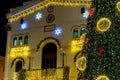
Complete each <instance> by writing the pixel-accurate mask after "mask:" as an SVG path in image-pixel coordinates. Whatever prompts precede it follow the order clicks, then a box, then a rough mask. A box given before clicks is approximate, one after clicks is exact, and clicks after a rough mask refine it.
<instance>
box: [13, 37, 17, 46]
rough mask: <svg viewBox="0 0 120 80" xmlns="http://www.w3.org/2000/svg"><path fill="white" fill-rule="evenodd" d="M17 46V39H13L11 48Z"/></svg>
mask: <svg viewBox="0 0 120 80" xmlns="http://www.w3.org/2000/svg"><path fill="white" fill-rule="evenodd" d="M16 45H17V38H14V39H13V46H16Z"/></svg>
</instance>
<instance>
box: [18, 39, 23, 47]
mask: <svg viewBox="0 0 120 80" xmlns="http://www.w3.org/2000/svg"><path fill="white" fill-rule="evenodd" d="M22 44H23V42H22V37H20V38H19V45H22Z"/></svg>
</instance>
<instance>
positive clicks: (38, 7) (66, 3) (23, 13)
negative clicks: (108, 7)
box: [7, 0, 91, 23]
mask: <svg viewBox="0 0 120 80" xmlns="http://www.w3.org/2000/svg"><path fill="white" fill-rule="evenodd" d="M43 4H44V5H43ZM49 5H54V6H56V5H58V6H71V7H76V6H86V7H90V5H91V3H90V1H87V2H84V1H74V2H73V1H69V0H67V1H66V0H64V1H63V0H61V1H59V0H51V1H49V0H45V1H43V2H41V3H39V4H36V5H35V6H33V7H30V8H28V9H26V10H24V11H21V12H18V13H17V14H15V15H9V16H7V19H8V21H9V22H11V23H12V22H14V21H16V20H18V19H19V18H21V17H25V16H28V15H30V14H32V13H34V12H37V11H38V10H42V9H43V8H45V7H48V6H49Z"/></svg>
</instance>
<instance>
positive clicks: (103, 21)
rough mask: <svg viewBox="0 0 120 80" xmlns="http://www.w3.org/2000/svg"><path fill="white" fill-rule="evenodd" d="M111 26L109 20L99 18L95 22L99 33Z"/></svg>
mask: <svg viewBox="0 0 120 80" xmlns="http://www.w3.org/2000/svg"><path fill="white" fill-rule="evenodd" d="M110 26H111V21H110V19H109V18H101V19H99V20H98V22H97V29H98V31H100V32H105V31H107V30H108V29H109V28H110Z"/></svg>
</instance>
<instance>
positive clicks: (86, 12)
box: [82, 10, 89, 19]
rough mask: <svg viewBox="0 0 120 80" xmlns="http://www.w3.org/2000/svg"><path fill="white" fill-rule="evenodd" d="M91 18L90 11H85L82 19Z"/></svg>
mask: <svg viewBox="0 0 120 80" xmlns="http://www.w3.org/2000/svg"><path fill="white" fill-rule="evenodd" d="M88 16H89V11H88V10H85V13H83V14H82V17H83V18H85V19H87V18H88Z"/></svg>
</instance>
